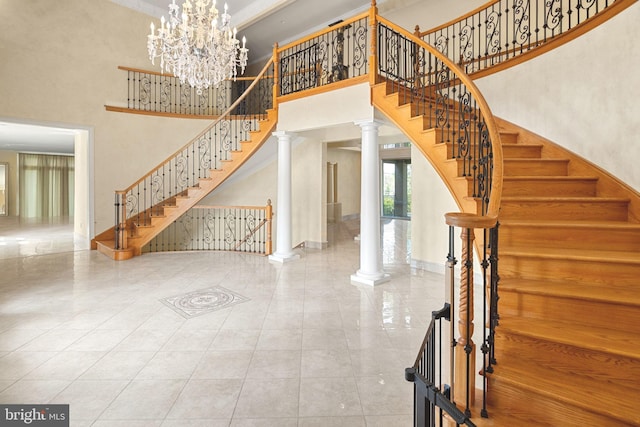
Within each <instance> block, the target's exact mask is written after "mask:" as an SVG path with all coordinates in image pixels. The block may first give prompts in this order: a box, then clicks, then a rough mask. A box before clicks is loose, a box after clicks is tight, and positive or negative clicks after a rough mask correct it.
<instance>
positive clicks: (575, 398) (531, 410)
mask: <svg viewBox="0 0 640 427" xmlns="http://www.w3.org/2000/svg"><path fill="white" fill-rule="evenodd" d="M391 87H392V86H391V85H387V84H386V83H381V84H378V85H376V86H375V87H374V89H373V92H372V93H373V104H374V106H375V107H376V108H378V109H379V110H381V111H382V112H383V113H384V114H385V115H386V116H387V117H389V119H390V120H391V121H393V122H394V123H395V124H396V125H397V126H398V127H399V128H400V129H402V130H403V131H404V132H405V134H406V135H407V136H408V137H409V138H410V139H411V141H412V142H413V143H414V144H415V145H416V146H417V147H418V148H419V149H420V151H421V152H422V153H423V154H424V155H425V157H427V159H428V160H429V161H430V163H431V164H432V165H433V166H434V168H435V169H436V171H437V172H438V174H439V175H440V176H441V178H442V179H443V181H444V182H445V183H446V185H447V187H448V188H449V190H450V192H451V194H452V195H453V196H454V198H455V200H456V202H457V203H458V205H459V207H460V209H461V210H462V211H464V212H473V213H476V212H477V207H478V204H477V203H476V201H475V200H473V199H472V198H471V197H470V196H469V195H470V192H469V184H468V182H467V180H466V179H465V178H461V177H459V176H458V169H457V167H456V166H455V162H456V161H455V160H452V158H451V152H450V150H449V149H447V144H443V143H437V142H436V141H438V140H439V139H438V138H436V137H435V134H436V133H437V131H436V130H434V129H428V128H425V126H424V123H425V122H426V120H424V118H422V117H414V116H413V114H412V113H413V112H414V111H415V108H413V107H412V106H411V105H407V104H403V103H401V102H400V100H399V97H398V94H397V93H391V92H392V89H391ZM402 104H403V105H402ZM497 123H498V127H499V129H500V134H501V139H502V146H503V155H504V181H503V197H502V203H501V210H500V215H499V221H500V224H501V225H500V237H499V247H500V252H499V275H500V284H499V297H500V300H499V313H500V324H499V326H498V328H497V330H496V333H497V336H496V343H495V349H496V350H495V355H496V359H497V365H496V366H495V367H494V373H492V374H488V381H489V382H488V394H487V396H488V406H487V410H488V413H489V418H488V419H484V418H481V417H480V416H479V409H475V410H473V411H472V413H473V418H472V421H473V422H474V423H476V425H496V426H498V425H500V426H505V425H513V426H520V425H531V426H533V425H535V426H604V425H617V426H621V425H640V411H638V410H637V402H640V342H639V341H638V340H637V336H638V335H639V334H640V223H639V220H638V219H639V218H640V195H639V194H638V193H637V192H635V191H634V190H632V189H631V188H629V187H628V186H626V185H625V184H623V183H622V182H620V181H618V180H616V179H615V178H613V177H611V176H610V175H609V174H607V173H606V172H604V171H602V170H601V169H599V168H598V167H596V166H594V165H593V164H591V163H589V162H587V161H585V160H584V159H581V158H579V157H578V156H576V155H574V154H572V153H570V152H567V151H566V150H564V149H562V148H561V147H559V146H557V145H555V144H553V143H552V142H550V141H548V140H545V139H544V138H541V137H539V136H537V135H535V134H533V133H531V132H528V131H526V130H524V129H521V128H519V127H517V126H515V125H513V124H511V123H508V122H506V121H503V120H499V119H498V120H497ZM478 403H479V402H478ZM463 406H464V405H463Z"/></svg>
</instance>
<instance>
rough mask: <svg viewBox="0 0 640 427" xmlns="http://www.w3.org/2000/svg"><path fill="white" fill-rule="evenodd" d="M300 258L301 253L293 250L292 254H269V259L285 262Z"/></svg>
mask: <svg viewBox="0 0 640 427" xmlns="http://www.w3.org/2000/svg"><path fill="white" fill-rule="evenodd" d="M298 259H300V255H298V254H296V253H294V252H291V253H290V254H279V253H277V252H276V253H275V254H273V255H269V261H273V262H279V263H282V264H284V263H285V262H291V261H295V260H298Z"/></svg>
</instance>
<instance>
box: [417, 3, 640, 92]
mask: <svg viewBox="0 0 640 427" xmlns="http://www.w3.org/2000/svg"><path fill="white" fill-rule="evenodd" d="M501 1H502V0H491V1H489V2H487V3H485V4H484V5H482V6H479V7H477V8H476V9H474V10H472V11H471V12H468V13H466V14H464V15H462V16H460V17H458V18H455V19H453V20H451V21H449V22H447V23H444V24H442V25H438V26H437V27H434V28H431V29H429V30H426V31H420V30H419V28H420V27H419V26H418V25H416V32H415V35H416V36H417V37H419V38H423V37H425V36H428V35H429V34H432V33H436V32H438V31H441V30H444V29H446V28H448V27H454V26H455V25H456V24H459V23H462V22H464V21H465V20H468V19H471V18H472V17H473V16H475V15H479V14H480V13H481V12H482V11H485V10H488V9H490V8H492V6H494V5H496V4H498V3H500V2H501ZM636 1H637V0H611V3H610V4H609V5H608V6H606V7H605V8H604V9H602V10H600V11H598V12H597V13H595V14H593V15H592V16H589V17H588V18H587V19H586V20H584V21H582V22H578V23H577V24H576V25H575V26H573V27H571V28H569V29H567V30H563V31H562V32H560V33H558V34H555V35H552V36H550V37H548V38H547V37H546V36H545V38H544V39H542V40H537V41H536V42H533V43H527V44H523V45H520V46H519V47H517V48H516V47H512V48H507V49H505V50H502V51H501V52H500V53H497V54H491V55H489V54H484V55H480V54H479V55H473V58H472V59H469V60H467V61H464V62H463V63H462V64H465V63H466V64H469V63H478V64H480V63H482V61H484V60H488V59H491V58H496V57H502V56H505V55H508V54H509V53H515V52H517V51H519V50H522V53H520V54H516V55H513V56H509V57H508V58H505V60H503V61H500V62H498V63H495V64H491V65H490V66H487V67H483V68H480V69H479V70H472V71H470V72H469V75H470V76H472V77H473V79H478V78H481V77H485V76H488V75H491V74H494V73H497V72H499V71H502V70H505V69H507V68H510V67H513V66H515V65H517V64H520V63H522V62H525V61H529V60H531V59H533V58H535V57H537V56H540V55H542V54H543V53H545V52H549V51H551V50H553V49H555V48H557V47H559V46H562V45H563V44H566V43H568V42H570V41H572V40H574V39H575V38H577V37H579V36H581V35H582V34H585V33H586V32H588V31H590V30H592V29H594V28H596V27H597V26H599V25H600V24H602V23H603V22H606V21H608V20H609V19H611V18H613V17H614V16H616V15H617V14H618V13H620V12H622V11H623V10H624V9H626V8H627V7H629V6H631V5H632V4H634V3H635V2H636ZM569 13H571V11H570V12H569ZM509 42H510V40H508V41H507V43H509ZM507 45H508V44H507ZM453 59H454V60H456V58H453ZM462 64H461V65H462Z"/></svg>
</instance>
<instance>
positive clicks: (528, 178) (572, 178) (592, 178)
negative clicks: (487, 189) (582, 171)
mask: <svg viewBox="0 0 640 427" xmlns="http://www.w3.org/2000/svg"><path fill="white" fill-rule="evenodd" d="M531 180H536V181H558V180H562V181H597V180H598V178H597V177H595V176H577V175H571V176H564V175H560V176H550V175H530V176H528V175H517V176H505V177H504V181H531Z"/></svg>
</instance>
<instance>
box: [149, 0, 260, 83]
mask: <svg viewBox="0 0 640 427" xmlns="http://www.w3.org/2000/svg"><path fill="white" fill-rule="evenodd" d="M192 2H193V3H192ZM210 4H211V0H185V2H184V3H183V4H182V14H181V15H179V7H178V6H177V5H176V4H175V0H173V2H172V4H170V5H169V20H168V21H166V22H165V19H164V16H163V17H162V19H161V21H160V27H159V28H158V31H157V34H154V25H153V23H152V24H151V33H150V34H149V36H148V38H147V50H148V52H149V58H150V59H151V62H152V63H154V59H155V58H157V57H159V58H160V68H161V69H162V70H163V71H167V72H169V73H171V74H173V75H175V76H176V77H178V78H179V79H180V82H181V83H183V84H185V83H188V84H189V85H190V86H192V87H195V88H196V90H197V93H198V95H201V94H202V92H203V90H205V89H208V88H209V87H211V86H216V87H217V86H218V84H219V83H220V82H222V81H223V80H225V79H234V80H235V78H236V76H237V74H238V72H237V68H238V67H240V68H241V71H240V72H241V74H242V73H244V70H245V67H246V65H247V58H248V49H247V48H246V47H245V43H246V40H245V38H244V37H243V41H242V47H240V42H239V41H238V39H237V37H236V35H237V31H236V29H235V28H234V29H233V30H232V29H231V26H230V22H231V15H229V14H228V13H227V5H226V4H225V8H224V13H223V14H219V13H218V9H216V7H215V2H214V3H213V5H212V6H211V8H210V9H209V10H208V11H207V8H208V7H209V5H210ZM219 18H220V21H219V20H218V19H219Z"/></svg>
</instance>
